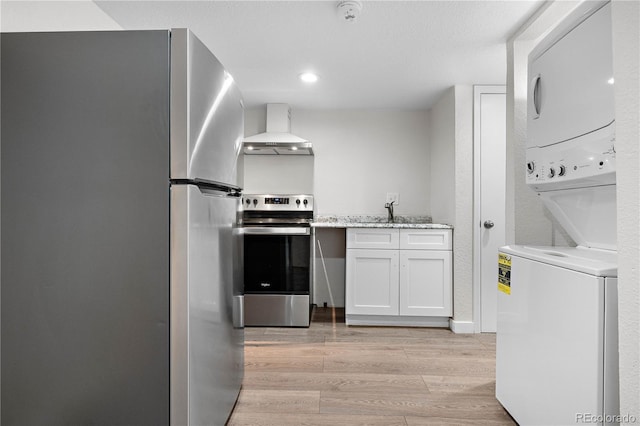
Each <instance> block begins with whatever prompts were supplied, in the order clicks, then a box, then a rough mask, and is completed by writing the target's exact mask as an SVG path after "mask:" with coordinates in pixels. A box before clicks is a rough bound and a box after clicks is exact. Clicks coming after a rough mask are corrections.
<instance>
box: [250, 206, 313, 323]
mask: <svg viewBox="0 0 640 426" xmlns="http://www.w3.org/2000/svg"><path fill="white" fill-rule="evenodd" d="M243 203H244V211H243V233H244V290H245V296H244V321H245V325H246V326H272V327H308V326H309V319H310V314H311V285H310V284H311V276H312V267H311V265H312V262H311V253H312V250H311V248H312V244H313V238H312V228H311V221H312V220H313V196H311V195H283V194H279V195H273V194H269V195H257V194H245V195H244V200H243Z"/></svg>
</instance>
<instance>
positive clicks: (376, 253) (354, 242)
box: [346, 228, 452, 325]
mask: <svg viewBox="0 0 640 426" xmlns="http://www.w3.org/2000/svg"><path fill="white" fill-rule="evenodd" d="M451 258H452V256H451V230H450V229H397V228H382V229H381V228H348V229H347V264H346V319H347V324H369V325H394V324H397V325H446V324H447V323H446V321H445V322H443V321H441V320H440V321H438V319H442V318H448V317H450V316H451V314H452V276H451ZM429 318H435V319H436V320H435V322H434V321H429Z"/></svg>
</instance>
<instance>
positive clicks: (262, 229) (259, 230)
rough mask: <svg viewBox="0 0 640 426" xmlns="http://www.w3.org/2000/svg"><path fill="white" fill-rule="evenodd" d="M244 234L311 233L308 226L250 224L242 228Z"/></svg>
mask: <svg viewBox="0 0 640 426" xmlns="http://www.w3.org/2000/svg"><path fill="white" fill-rule="evenodd" d="M242 233H243V234H245V235H311V228H308V227H302V226H300V227H277V226H252V227H247V228H242Z"/></svg>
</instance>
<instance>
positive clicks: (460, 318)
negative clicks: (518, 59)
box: [429, 85, 473, 329]
mask: <svg viewBox="0 0 640 426" xmlns="http://www.w3.org/2000/svg"><path fill="white" fill-rule="evenodd" d="M429 123H430V127H429V131H430V133H429V139H430V144H431V195H432V197H431V205H432V206H433V210H432V213H433V220H434V222H443V223H449V224H451V225H453V226H454V229H453V321H454V324H453V325H454V327H455V326H456V324H462V323H470V322H471V321H472V320H473V265H472V262H471V259H473V87H472V86H463V85H457V86H455V87H452V88H450V89H449V90H447V91H446V92H445V94H444V95H443V96H442V98H440V100H439V101H438V102H437V103H436V105H434V107H433V108H432V109H431V110H430V113H429ZM465 328H466V329H472V327H465Z"/></svg>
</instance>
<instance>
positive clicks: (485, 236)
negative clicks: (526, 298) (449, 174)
mask: <svg viewBox="0 0 640 426" xmlns="http://www.w3.org/2000/svg"><path fill="white" fill-rule="evenodd" d="M473 115H474V165H475V171H474V181H475V183H474V193H475V194H474V195H475V201H474V224H475V229H474V241H475V243H474V287H475V291H474V293H475V294H478V295H479V297H476V300H475V301H474V307H475V309H474V311H475V312H474V322H475V323H476V327H475V328H476V331H482V332H495V331H496V316H497V314H496V312H497V310H496V302H497V294H496V293H497V288H498V249H499V248H500V247H501V246H503V245H505V180H506V172H505V169H506V152H505V150H506V95H505V88H504V86H476V87H475V88H474V113H473ZM523 179H524V177H523Z"/></svg>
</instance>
